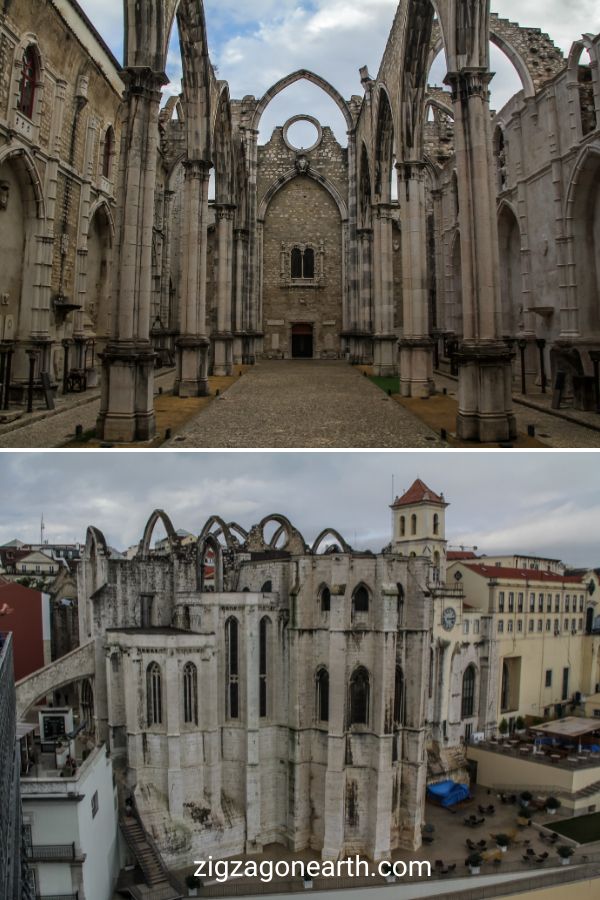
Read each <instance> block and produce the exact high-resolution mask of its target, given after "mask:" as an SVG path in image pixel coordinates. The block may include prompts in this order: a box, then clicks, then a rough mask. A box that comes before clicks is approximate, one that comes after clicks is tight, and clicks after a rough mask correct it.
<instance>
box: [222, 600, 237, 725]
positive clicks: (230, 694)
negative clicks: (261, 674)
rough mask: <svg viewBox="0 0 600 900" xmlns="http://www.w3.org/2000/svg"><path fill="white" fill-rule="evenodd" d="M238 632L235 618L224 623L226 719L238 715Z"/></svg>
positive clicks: (234, 717) (235, 717)
mask: <svg viewBox="0 0 600 900" xmlns="http://www.w3.org/2000/svg"><path fill="white" fill-rule="evenodd" d="M238 633H239V626H238V621H237V619H233V618H231V619H228V620H227V622H226V623H225V660H226V668H227V671H226V679H227V696H226V708H227V710H226V711H227V718H228V719H239V717H240V696H239V689H240V684H239V647H238Z"/></svg>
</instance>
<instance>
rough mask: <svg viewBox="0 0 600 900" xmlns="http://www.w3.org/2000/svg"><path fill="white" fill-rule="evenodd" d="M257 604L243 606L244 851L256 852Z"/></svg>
mask: <svg viewBox="0 0 600 900" xmlns="http://www.w3.org/2000/svg"><path fill="white" fill-rule="evenodd" d="M258 649H259V648H258V607H257V605H256V602H253V604H252V606H250V605H248V606H247V607H246V621H245V632H244V653H245V663H246V665H245V673H246V848H245V849H246V853H260V851H261V850H262V845H261V839H260V834H261V799H260V720H259V704H258V663H259V653H258Z"/></svg>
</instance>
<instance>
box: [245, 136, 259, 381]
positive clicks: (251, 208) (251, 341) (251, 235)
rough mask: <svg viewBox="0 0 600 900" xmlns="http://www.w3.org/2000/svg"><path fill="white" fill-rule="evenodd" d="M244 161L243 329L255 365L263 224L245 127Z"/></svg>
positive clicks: (254, 140)
mask: <svg viewBox="0 0 600 900" xmlns="http://www.w3.org/2000/svg"><path fill="white" fill-rule="evenodd" d="M245 134H246V139H247V145H246V146H247V151H246V159H247V164H248V288H247V301H246V302H247V311H246V322H245V327H246V331H247V332H248V335H247V358H246V360H245V361H246V362H247V363H248V364H249V365H254V363H255V362H256V355H257V353H258V352H259V343H260V340H261V339H262V336H263V335H262V330H263V323H262V313H261V309H260V295H261V269H262V225H260V226H259V223H258V219H257V216H258V211H257V202H258V201H257V180H258V131H257V130H256V129H250V128H247V129H246V131H245Z"/></svg>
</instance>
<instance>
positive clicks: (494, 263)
mask: <svg viewBox="0 0 600 900" xmlns="http://www.w3.org/2000/svg"><path fill="white" fill-rule="evenodd" d="M490 78H491V75H490V73H489V71H487V70H486V69H463V70H462V71H460V72H455V73H449V74H448V75H447V76H446V82H447V83H448V84H450V86H451V87H452V103H453V107H454V123H455V146H456V168H457V177H458V197H459V207H460V212H459V222H460V241H461V263H462V292H463V328H464V331H463V334H464V340H463V343H462V345H461V347H460V349H459V353H458V354H457V359H458V364H459V367H460V372H459V390H458V422H457V433H458V436H459V437H460V438H461V439H462V440H473V441H506V440H511V439H512V438H514V437H515V436H516V420H515V417H514V414H513V412H512V392H511V382H512V367H511V361H512V354H511V351H510V350H509V348H508V346H507V345H506V344H505V343H504V341H502V340H501V332H502V317H501V307H500V268H499V250H498V223H497V219H496V196H495V179H494V178H493V160H492V138H491V119H490V109H489V90H488V85H489V81H490Z"/></svg>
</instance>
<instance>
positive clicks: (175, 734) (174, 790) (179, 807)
mask: <svg viewBox="0 0 600 900" xmlns="http://www.w3.org/2000/svg"><path fill="white" fill-rule="evenodd" d="M163 672H164V678H163V685H164V687H163V691H164V697H165V715H166V720H167V790H168V797H167V803H168V806H169V815H170V816H171V818H173V819H183V782H182V776H181V743H182V741H181V723H180V721H179V716H180V706H181V703H180V696H179V694H180V684H181V673H180V671H179V662H178V659H177V656H174V655H171V654H169V655H168V656H167V657H166V659H165V663H164V667H163Z"/></svg>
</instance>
